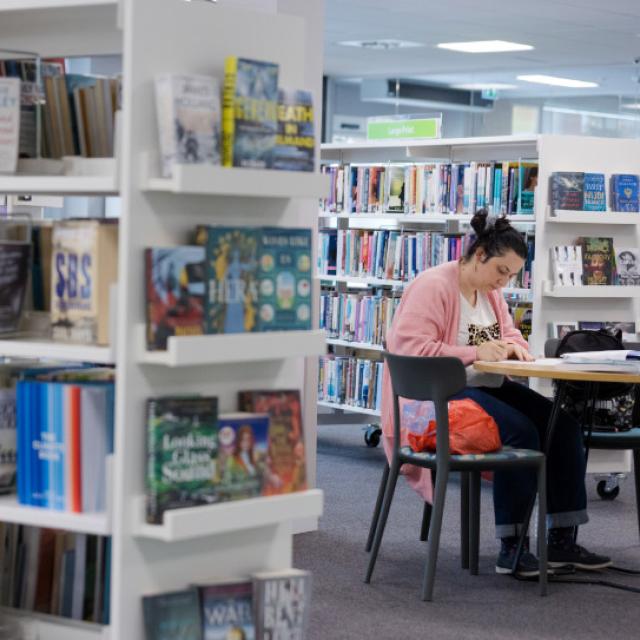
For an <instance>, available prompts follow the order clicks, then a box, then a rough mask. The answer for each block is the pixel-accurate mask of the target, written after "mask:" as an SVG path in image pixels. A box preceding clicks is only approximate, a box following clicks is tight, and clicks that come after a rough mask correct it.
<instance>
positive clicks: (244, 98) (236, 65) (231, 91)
mask: <svg viewBox="0 0 640 640" xmlns="http://www.w3.org/2000/svg"><path fill="white" fill-rule="evenodd" d="M277 130H278V65H277V64H273V63H271V62H265V61H262V60H250V59H247V58H239V57H237V56H228V57H227V58H226V60H225V73H224V88H223V93H222V164H223V165H224V166H225V167H250V168H254V169H266V168H270V167H271V164H272V162H273V151H274V148H275V144H276V134H277Z"/></svg>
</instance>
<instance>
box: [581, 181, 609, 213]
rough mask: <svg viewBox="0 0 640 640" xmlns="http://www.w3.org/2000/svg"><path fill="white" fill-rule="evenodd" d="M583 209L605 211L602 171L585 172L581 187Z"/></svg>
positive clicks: (605, 201) (605, 202)
mask: <svg viewBox="0 0 640 640" xmlns="http://www.w3.org/2000/svg"><path fill="white" fill-rule="evenodd" d="M583 199H584V203H583V209H584V211H606V210H607V200H606V189H605V185H604V173H585V174H584V189H583Z"/></svg>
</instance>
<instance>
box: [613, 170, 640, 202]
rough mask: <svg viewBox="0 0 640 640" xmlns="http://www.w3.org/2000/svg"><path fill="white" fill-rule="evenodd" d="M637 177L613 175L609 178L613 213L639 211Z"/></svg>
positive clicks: (621, 174) (623, 174)
mask: <svg viewBox="0 0 640 640" xmlns="http://www.w3.org/2000/svg"><path fill="white" fill-rule="evenodd" d="M639 180H640V178H639V177H638V176H637V175H631V174H626V173H614V174H613V175H612V176H611V203H612V209H613V210H614V211H640V199H639V197H638V182H639Z"/></svg>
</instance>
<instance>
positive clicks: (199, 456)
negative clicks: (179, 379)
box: [146, 396, 218, 524]
mask: <svg viewBox="0 0 640 640" xmlns="http://www.w3.org/2000/svg"><path fill="white" fill-rule="evenodd" d="M217 455H218V400H217V398H213V397H209V398H205V397H192V398H188V397H180V396H175V397H165V398H150V399H149V400H148V401H147V482H146V490H147V522H149V523H152V524H158V523H161V522H162V517H163V513H164V512H165V511H166V510H167V509H179V508H182V507H193V506H196V505H203V504H211V503H214V502H216V501H217V497H216V492H215V484H216V476H217V470H216V458H217Z"/></svg>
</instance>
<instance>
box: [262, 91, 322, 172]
mask: <svg viewBox="0 0 640 640" xmlns="http://www.w3.org/2000/svg"><path fill="white" fill-rule="evenodd" d="M313 120H314V116H313V96H312V95H311V92H310V91H302V90H301V89H282V88H280V89H279V90H278V133H277V135H276V144H275V148H274V150H273V162H272V168H273V169H281V170H286V171H313V170H314V168H315V133H314V123H313Z"/></svg>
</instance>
